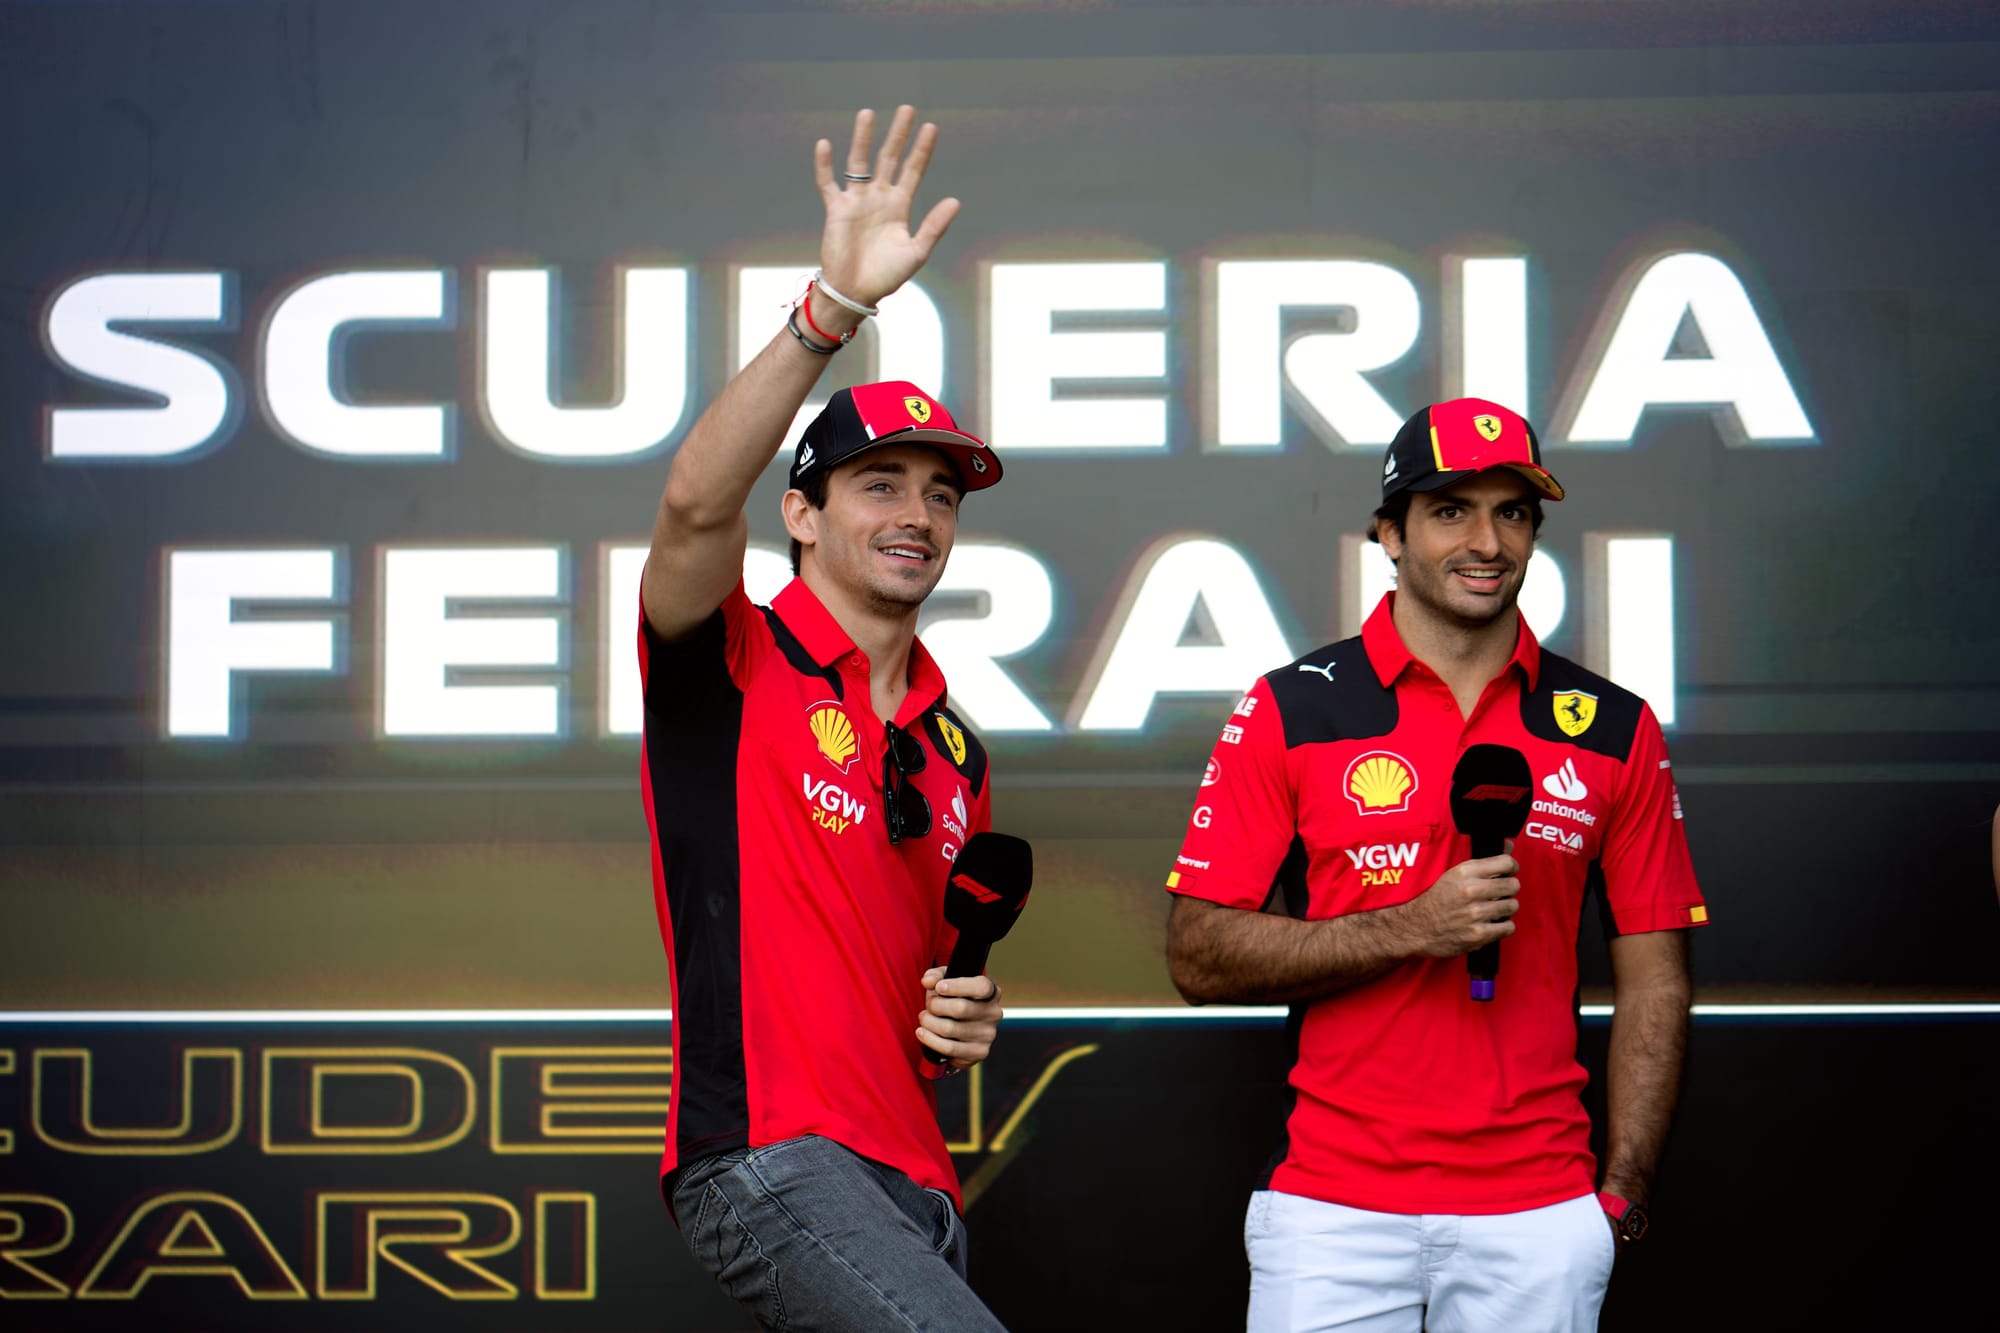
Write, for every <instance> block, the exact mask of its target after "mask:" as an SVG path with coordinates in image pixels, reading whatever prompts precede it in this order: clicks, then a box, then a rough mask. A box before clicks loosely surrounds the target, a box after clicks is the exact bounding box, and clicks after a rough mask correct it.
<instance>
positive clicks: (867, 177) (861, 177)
mask: <svg viewBox="0 0 2000 1333" xmlns="http://www.w3.org/2000/svg"><path fill="white" fill-rule="evenodd" d="M840 178H841V179H842V180H846V181H854V182H855V183H857V184H859V183H861V182H863V181H872V180H874V179H875V173H874V172H872V171H859V172H856V171H843V172H841V173H840Z"/></svg>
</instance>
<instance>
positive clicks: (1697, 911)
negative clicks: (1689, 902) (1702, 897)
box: [1681, 907, 1708, 926]
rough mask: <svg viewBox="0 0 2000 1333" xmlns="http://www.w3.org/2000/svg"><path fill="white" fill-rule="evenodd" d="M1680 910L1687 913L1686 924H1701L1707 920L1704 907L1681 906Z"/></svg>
mask: <svg viewBox="0 0 2000 1333" xmlns="http://www.w3.org/2000/svg"><path fill="white" fill-rule="evenodd" d="M1681 910H1682V911H1683V912H1686V913H1687V919H1688V924H1689V925H1691V926H1699V925H1703V924H1705V923H1706V922H1707V921H1708V909H1707V908H1706V907H1683V908H1682V909H1681Z"/></svg>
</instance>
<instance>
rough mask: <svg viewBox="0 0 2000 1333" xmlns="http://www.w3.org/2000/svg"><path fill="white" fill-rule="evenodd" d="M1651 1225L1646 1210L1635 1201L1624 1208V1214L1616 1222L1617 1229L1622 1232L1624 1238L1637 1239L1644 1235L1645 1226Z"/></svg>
mask: <svg viewBox="0 0 2000 1333" xmlns="http://www.w3.org/2000/svg"><path fill="white" fill-rule="evenodd" d="M1651 1225H1652V1221H1651V1219H1649V1218H1648V1217H1647V1216H1646V1210H1645V1209H1644V1208H1641V1207H1640V1206H1639V1205H1638V1204H1636V1203H1635V1204H1633V1205H1632V1206H1631V1207H1630V1208H1627V1209H1626V1210H1625V1216H1624V1217H1623V1218H1621V1219H1620V1220H1619V1222H1618V1230H1619V1231H1620V1232H1621V1233H1623V1234H1624V1237H1625V1239H1626V1240H1639V1239H1641V1238H1642V1237H1643V1236H1645V1234H1646V1228H1647V1227H1649V1226H1651Z"/></svg>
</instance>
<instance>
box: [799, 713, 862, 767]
mask: <svg viewBox="0 0 2000 1333" xmlns="http://www.w3.org/2000/svg"><path fill="white" fill-rule="evenodd" d="M806 724H807V725H808V726H810V727H811V728H812V734H813V739H814V740H815V741H818V742H819V752H820V753H821V754H823V755H825V756H826V762H828V763H829V764H832V765H833V766H834V767H835V768H837V769H839V770H840V771H841V772H843V773H845V772H846V771H847V767H848V765H849V764H851V763H852V762H853V761H854V750H855V745H854V724H853V723H852V722H849V721H848V720H847V714H846V713H845V712H843V711H841V707H840V705H839V704H831V703H829V704H821V705H819V706H818V707H817V708H814V709H813V710H812V712H810V713H808V714H807V715H806Z"/></svg>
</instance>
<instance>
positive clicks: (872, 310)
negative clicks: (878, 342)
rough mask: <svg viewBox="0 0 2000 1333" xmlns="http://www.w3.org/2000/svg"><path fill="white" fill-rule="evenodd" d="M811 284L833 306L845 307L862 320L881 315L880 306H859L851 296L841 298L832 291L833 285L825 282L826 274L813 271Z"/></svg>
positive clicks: (837, 293) (859, 303)
mask: <svg viewBox="0 0 2000 1333" xmlns="http://www.w3.org/2000/svg"><path fill="white" fill-rule="evenodd" d="M813 282H814V284H815V285H817V286H818V287H819V289H820V290H821V291H823V292H825V293H826V297H827V299H828V300H829V301H832V302H833V303H834V304H835V305H844V306H846V307H847V308H848V309H849V310H852V311H853V312H854V313H855V314H857V315H859V316H861V317H862V318H863V319H867V318H868V317H869V316H871V315H879V314H881V313H882V308H881V307H880V306H872V305H863V304H861V302H859V301H857V300H855V299H854V298H853V297H851V296H842V295H841V294H840V293H839V292H837V291H835V290H834V289H833V284H832V283H830V282H828V281H827V280H826V274H825V273H824V272H821V271H815V272H814V273H813Z"/></svg>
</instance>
